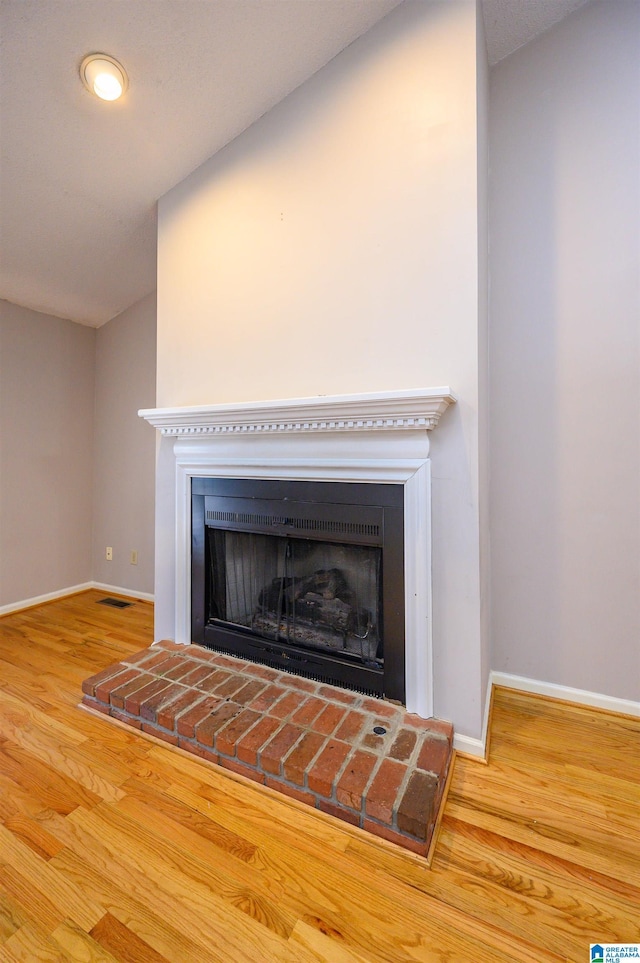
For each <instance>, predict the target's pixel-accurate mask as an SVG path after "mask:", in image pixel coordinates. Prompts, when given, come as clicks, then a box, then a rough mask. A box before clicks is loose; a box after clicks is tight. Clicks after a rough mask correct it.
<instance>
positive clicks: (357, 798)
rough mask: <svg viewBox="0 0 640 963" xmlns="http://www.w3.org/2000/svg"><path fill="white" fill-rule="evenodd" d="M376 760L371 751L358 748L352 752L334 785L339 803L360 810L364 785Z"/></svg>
mask: <svg viewBox="0 0 640 963" xmlns="http://www.w3.org/2000/svg"><path fill="white" fill-rule="evenodd" d="M377 762H378V757H377V756H374V755H373V753H371V752H361V751H360V750H358V751H357V752H354V753H353V755H352V756H351V758H350V759H349V761H348V762H347V765H346V766H345V767H344V770H343V773H342V775H341V776H340V780H339V782H338V785H337V786H336V799H337V800H338V802H339V803H342V805H343V806H350V807H351V809H357V810H358V812H360V810H361V809H362V797H363V793H364V790H365V787H366V785H367V783H368V782H369V779H370V777H371V773H372V772H373V770H374V767H375V765H376V763H377Z"/></svg>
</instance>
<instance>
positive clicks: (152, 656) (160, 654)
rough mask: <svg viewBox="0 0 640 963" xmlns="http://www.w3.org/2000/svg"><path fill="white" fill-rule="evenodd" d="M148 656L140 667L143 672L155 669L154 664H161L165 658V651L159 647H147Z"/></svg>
mask: <svg viewBox="0 0 640 963" xmlns="http://www.w3.org/2000/svg"><path fill="white" fill-rule="evenodd" d="M147 651H148V652H149V658H148V659H145V660H144V662H143V664H142V665H141V666H140V668H142V669H144V671H145V672H150V671H151V669H155V668H156V666H158V665H162V663H163V662H165V661H166V659H167V653H166V652H165V651H164V650H163V649H161V650H160V651H158V649H148V650H147Z"/></svg>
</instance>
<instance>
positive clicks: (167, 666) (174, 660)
mask: <svg viewBox="0 0 640 963" xmlns="http://www.w3.org/2000/svg"><path fill="white" fill-rule="evenodd" d="M183 665H184V659H183V658H181V657H180V656H179V655H166V654H165V657H164V659H163V661H162V662H158V663H157V664H156V665H154V666H153V674H154V675H161V676H165V675H166V674H167V672H170V671H171V670H172V669H175V668H177V667H181V666H183ZM145 668H146V666H145Z"/></svg>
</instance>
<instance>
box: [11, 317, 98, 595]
mask: <svg viewBox="0 0 640 963" xmlns="http://www.w3.org/2000/svg"><path fill="white" fill-rule="evenodd" d="M94 359H95V331H94V330H93V329H91V328H85V327H82V326H81V325H78V324H74V323H73V322H71V321H65V320H61V319H60V318H53V317H50V316H49V315H45V314H38V313H36V312H35V311H29V310H27V309H26V308H20V307H17V306H16V305H13V304H10V303H9V302H7V301H0V606H2V605H8V604H10V603H13V602H16V601H20V600H23V599H30V598H34V597H37V596H40V595H45V594H48V593H50V592H56V591H59V590H61V589H65V588H67V587H72V586H75V585H79V584H83V583H85V582H86V581H88V580H89V579H90V578H91V502H92V493H91V488H92V483H91V481H92V461H93V392H94Z"/></svg>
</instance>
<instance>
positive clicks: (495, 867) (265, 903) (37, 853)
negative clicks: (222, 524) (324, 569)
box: [0, 592, 640, 963]
mask: <svg viewBox="0 0 640 963" xmlns="http://www.w3.org/2000/svg"><path fill="white" fill-rule="evenodd" d="M99 598H101V594H100V593H97V592H87V593H83V594H82V595H78V596H73V597H70V598H67V599H63V600H59V601H56V602H52V603H48V604H47V605H43V606H40V607H39V608H35V609H30V610H27V611H24V612H21V613H14V614H12V615H9V616H6V617H5V618H3V619H0V961H6V963H15V961H17V960H21V961H28V963H33V961H56V963H64V961H68V960H78V961H88V963H92V961H110V963H113V961H121V963H123V961H127V963H147V961H148V963H163V961H168V963H189V961H194V963H195V961H198V963H208V961H225V963H233V961H237V963H252V961H256V963H271V961H285V963H286V961H290V963H311V961H314V963H319V961H321V963H322V961H325V963H396V961H398V963H405V961H406V963H409V961H439V963H470V961H479V963H484V961H492V963H495V961H499V963H533V961H567V960H570V961H572V963H573V961H575V963H583V961H587V960H588V958H589V952H588V949H589V943H590V942H596V941H599V942H634V941H640V720H638V719H630V718H628V717H619V716H615V715H613V714H610V713H604V712H597V711H590V710H587V709H582V708H579V707H576V706H571V705H565V704H561V703H557V702H553V701H550V700H543V699H540V698H538V697H534V696H530V695H525V694H523V693H515V692H511V691H508V690H497V691H496V693H495V697H494V707H493V713H492V723H491V754H490V758H489V762H488V765H483V764H481V763H479V762H477V761H475V760H468V759H462V758H460V757H458V758H457V760H456V762H455V766H454V773H453V778H452V782H451V789H450V792H449V797H448V801H447V804H446V807H445V811H444V817H443V821H442V826H441V830H440V836H439V839H438V844H437V847H436V851H435V855H434V858H433V861H432V864H431V868H430V869H429V868H426V867H425V865H424V863H423V862H422V861H421V860H420V859H419V858H417V857H414V856H412V855H411V854H408V853H406V852H404V851H402V850H400V849H398V848H396V847H393V846H391V845H390V844H385V843H384V842H381V841H379V840H376V839H375V838H373V837H370V836H368V835H367V834H364V833H360V832H359V831H357V830H354V829H352V828H351V827H349V826H345V825H343V824H341V823H339V822H338V821H334V820H331V819H329V818H327V817H324V816H322V815H321V814H318V813H316V812H313V811H311V810H307V809H306V808H305V807H302V806H300V805H298V804H296V803H295V802H292V801H290V800H287V799H283V798H282V797H280V796H276V795H275V794H274V793H271V792H269V791H268V790H264V789H263V788H261V787H258V786H254V785H253V784H249V783H246V782H244V781H242V780H240V779H238V778H235V777H233V776H232V775H229V774H227V773H223V772H220V771H219V770H217V769H215V768H213V767H209V766H207V765H205V764H201V763H200V762H198V761H197V760H195V759H192V758H190V757H186V756H185V755H182V754H180V753H178V752H176V751H174V750H172V749H170V748H168V747H165V746H164V745H160V744H158V743H156V742H153V741H150V740H148V739H145V738H143V737H141V736H139V735H138V734H136V733H134V732H132V731H131V730H127V729H124V728H119V727H117V726H115V725H114V724H113V723H110V722H108V721H106V720H103V719H100V718H96V717H95V716H93V715H90V714H89V713H87V712H83V711H82V710H80V709H78V707H77V703H78V702H79V700H80V694H81V693H80V684H81V682H82V680H83V679H84V678H86V677H87V676H88V675H90V674H91V673H92V672H97V671H99V670H100V669H101V668H103V667H104V666H106V665H108V664H110V663H112V662H114V661H115V660H117V659H119V658H121V657H122V656H124V655H126V654H127V653H128V652H132V651H135V650H137V649H140V648H142V647H143V646H145V645H148V644H149V643H150V641H151V639H152V607H151V606H150V605H149V604H147V603H144V602H137V603H136V604H135V605H133V606H132V607H130V608H128V609H124V610H117V609H110V608H107V607H106V606H102V605H97V604H96V602H97V600H98V599H99Z"/></svg>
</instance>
